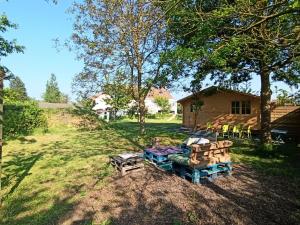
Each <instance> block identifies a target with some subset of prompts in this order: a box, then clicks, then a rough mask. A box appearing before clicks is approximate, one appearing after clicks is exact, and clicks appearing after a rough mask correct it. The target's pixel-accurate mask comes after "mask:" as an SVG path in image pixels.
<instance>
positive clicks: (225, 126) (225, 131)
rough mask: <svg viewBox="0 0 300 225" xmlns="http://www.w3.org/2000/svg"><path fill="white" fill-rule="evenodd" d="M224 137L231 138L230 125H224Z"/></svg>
mask: <svg viewBox="0 0 300 225" xmlns="http://www.w3.org/2000/svg"><path fill="white" fill-rule="evenodd" d="M222 135H223V137H225V136H227V137H228V138H229V125H228V124H224V125H223V126H222Z"/></svg>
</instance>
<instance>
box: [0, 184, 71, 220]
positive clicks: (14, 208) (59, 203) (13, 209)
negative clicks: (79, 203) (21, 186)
mask: <svg viewBox="0 0 300 225" xmlns="http://www.w3.org/2000/svg"><path fill="white" fill-rule="evenodd" d="M44 191H45V190H44V189H40V190H39V191H36V192H34V194H32V195H28V194H27V193H23V195H19V196H17V197H16V199H14V200H13V201H8V202H6V203H5V204H4V205H3V210H5V211H6V212H8V213H7V214H6V215H5V217H4V218H5V219H1V220H2V221H1V220H0V224H3V225H4V224H5V225H21V224H22V225H33V224H34V225H43V224H59V223H60V222H59V221H60V220H61V218H62V217H63V216H64V215H65V214H66V213H67V212H68V211H70V210H72V208H73V207H74V206H75V205H76V204H75V203H74V202H72V201H70V199H71V197H72V196H71V195H69V194H68V193H64V194H63V196H65V197H61V198H59V197H54V200H53V203H52V204H51V206H50V207H49V208H47V209H41V210H39V211H33V210H32V211H30V212H29V213H26V214H23V215H22V213H24V212H26V211H28V202H31V201H33V200H36V198H37V196H38V195H42V194H43V192H44ZM16 215H19V216H16ZM21 215H22V216H21Z"/></svg>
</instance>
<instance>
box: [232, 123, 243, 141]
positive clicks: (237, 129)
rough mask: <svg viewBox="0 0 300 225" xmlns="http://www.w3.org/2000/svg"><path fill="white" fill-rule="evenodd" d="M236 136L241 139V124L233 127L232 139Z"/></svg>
mask: <svg viewBox="0 0 300 225" xmlns="http://www.w3.org/2000/svg"><path fill="white" fill-rule="evenodd" d="M236 134H237V135H238V137H239V138H241V137H242V126H241V124H238V125H234V126H233V129H232V137H235V135H236Z"/></svg>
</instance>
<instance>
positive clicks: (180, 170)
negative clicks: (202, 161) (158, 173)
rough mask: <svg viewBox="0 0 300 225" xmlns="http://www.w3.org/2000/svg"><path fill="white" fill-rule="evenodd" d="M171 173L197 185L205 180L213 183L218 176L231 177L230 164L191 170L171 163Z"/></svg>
mask: <svg viewBox="0 0 300 225" xmlns="http://www.w3.org/2000/svg"><path fill="white" fill-rule="evenodd" d="M172 166H173V171H174V172H175V173H176V174H178V175H179V176H180V177H182V178H184V179H187V180H191V181H192V182H193V183H196V184H199V183H201V182H202V181H204V180H205V179H208V180H209V181H213V180H214V179H215V178H217V177H218V176H220V175H231V171H232V166H231V162H226V163H219V164H214V165H212V166H208V167H205V168H192V167H189V166H184V165H180V164H177V163H173V165H172Z"/></svg>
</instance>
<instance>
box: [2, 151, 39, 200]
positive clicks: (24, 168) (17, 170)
mask: <svg viewBox="0 0 300 225" xmlns="http://www.w3.org/2000/svg"><path fill="white" fill-rule="evenodd" d="M41 155H42V154H40V153H39V154H34V155H30V156H26V155H24V154H19V155H13V156H12V159H11V160H9V161H8V162H5V163H4V164H3V170H5V174H6V176H5V177H4V178H3V181H2V182H3V183H2V185H3V188H5V187H6V186H8V185H9V184H10V183H11V182H12V179H15V180H16V181H15V184H14V185H13V186H12V187H11V188H10V191H9V192H8V195H6V196H5V198H7V197H8V196H9V195H10V194H12V193H13V192H14V191H15V190H16V189H17V188H18V187H19V185H20V183H21V182H22V181H23V179H25V178H26V177H27V176H28V175H30V173H29V171H30V169H31V168H32V167H33V166H34V164H35V163H36V162H37V161H38V160H39V159H40V158H41Z"/></svg>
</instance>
